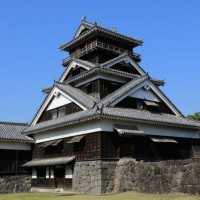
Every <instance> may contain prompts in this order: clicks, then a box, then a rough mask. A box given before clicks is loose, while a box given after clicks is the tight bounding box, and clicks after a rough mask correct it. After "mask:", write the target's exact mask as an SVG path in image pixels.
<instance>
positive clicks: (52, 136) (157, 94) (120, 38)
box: [23, 19, 200, 194]
mask: <svg viewBox="0 0 200 200" xmlns="http://www.w3.org/2000/svg"><path fill="white" fill-rule="evenodd" d="M142 43H143V42H142V41H141V40H138V39H134V38H131V37H127V36H124V35H122V34H120V33H118V32H117V31H116V30H115V29H112V30H110V29H106V28H103V27H101V26H99V25H98V24H96V23H94V24H93V23H90V22H88V21H86V19H83V20H82V22H81V24H80V26H79V27H78V30H77V31H76V33H75V35H74V37H73V39H72V40H71V41H70V42H68V43H66V44H64V45H62V46H60V49H61V50H62V51H66V52H68V53H69V57H68V58H67V59H65V60H64V61H63V66H64V72H63V74H62V75H61V76H60V79H59V80H58V81H56V82H55V83H54V85H53V86H51V87H49V88H46V89H45V90H44V91H43V92H44V93H45V94H46V98H45V99H44V101H43V103H42V104H41V106H40V108H39V109H38V112H37V113H36V115H35V117H34V119H33V120H32V123H31V125H30V126H29V127H28V128H27V129H25V131H24V132H23V134H26V135H27V136H29V137H32V138H33V139H34V140H35V145H34V149H33V155H32V160H31V161H29V162H27V163H25V164H24V165H23V166H24V167H25V168H26V169H28V170H30V171H31V173H32V179H31V186H32V188H51V189H54V188H60V189H65V190H71V189H73V191H76V192H82V193H93V194H102V193H109V192H113V191H125V190H133V189H134V188H136V189H137V188H139V187H140V184H141V183H140V182H138V184H136V183H137V180H134V182H133V178H136V177H137V176H134V177H133V174H134V170H135V171H137V170H138V171H137V172H138V174H140V172H142V170H143V171H144V169H147V168H148V164H149V163H152V165H151V167H150V170H149V171H151V170H152V171H154V169H155V167H152V166H154V165H155V163H157V162H162V161H165V162H167V163H168V164H166V163H165V165H164V166H163V167H162V168H161V169H163V170H164V169H166V170H167V167H166V166H168V165H170V163H169V162H170V161H169V160H173V161H174V162H178V160H186V159H194V158H196V157H198V156H199V152H200V151H199V150H200V148H199V147H200V146H199V129H200V123H197V122H195V121H192V120H189V119H187V118H185V117H184V116H183V115H182V113H181V112H180V111H179V110H178V109H177V108H176V106H175V105H174V104H173V103H172V102H171V101H170V100H169V98H168V97H166V95H165V94H164V93H163V92H162V90H161V89H160V87H162V86H164V81H163V80H158V79H155V78H154V77H151V76H149V75H148V73H147V72H145V71H144V69H142V67H141V66H140V65H139V62H140V61H141V56H140V55H138V54H136V53H135V48H136V47H138V46H140V45H142ZM194 163H195V161H194ZM133 165H135V166H137V168H134V167H132V166H133ZM149 165H150V164H149ZM175 165H176V164H175V163H174V164H173V166H175ZM194 165H195V164H194ZM123 166H125V168H123ZM141 166H143V167H141ZM145 166H146V167H145ZM158 168H159V167H158ZM140 169H141V171H140ZM159 169H160V168H159ZM161 169H160V170H161ZM161 171H162V170H161ZM118 172H119V174H118ZM145 173H146V172H145ZM145 173H143V175H142V173H141V176H143V177H144V178H145V176H146V174H145ZM158 173H159V172H158ZM163 173H165V171H163ZM117 174H118V175H119V176H118V175H117ZM128 174H130V176H129V175H128ZM177 176H178V175H177ZM119 177H121V180H120V179H119ZM146 178H147V177H146ZM172 179H173V178H171V179H170V180H172ZM174 180H177V179H174ZM120 181H121V182H120ZM122 181H124V183H122ZM141 182H142V181H141ZM134 184H135V185H134ZM177 184H179V183H177ZM158 185H159V184H158ZM146 187H147V186H146ZM149 187H150V186H149ZM155 187H156V186H155ZM159 187H160V185H159ZM159 187H158V188H159ZM176 187H178V186H176ZM123 188H126V189H123ZM163 190H164V191H168V190H167V189H166V190H165V189H163ZM146 191H147V190H146ZM148 191H150V189H149V190H148ZM150 192H151V191H150Z"/></svg>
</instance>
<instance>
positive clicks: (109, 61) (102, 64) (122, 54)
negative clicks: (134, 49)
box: [100, 51, 129, 67]
mask: <svg viewBox="0 0 200 200" xmlns="http://www.w3.org/2000/svg"><path fill="white" fill-rule="evenodd" d="M127 55H129V53H128V51H125V52H124V53H121V54H120V55H119V56H117V57H115V58H112V59H111V60H108V61H106V62H104V63H101V64H100V66H101V67H103V66H105V65H107V64H108V63H111V62H113V61H115V60H117V59H119V58H121V57H123V56H127Z"/></svg>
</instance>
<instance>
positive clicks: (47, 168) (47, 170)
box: [46, 166, 50, 178]
mask: <svg viewBox="0 0 200 200" xmlns="http://www.w3.org/2000/svg"><path fill="white" fill-rule="evenodd" d="M49 174H50V173H49V166H46V178H49Z"/></svg>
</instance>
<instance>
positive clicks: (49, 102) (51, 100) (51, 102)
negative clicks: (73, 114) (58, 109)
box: [31, 86, 87, 126]
mask: <svg viewBox="0 0 200 200" xmlns="http://www.w3.org/2000/svg"><path fill="white" fill-rule="evenodd" d="M57 96H61V97H62V98H61V99H59V100H58V99H57V100H55V97H57ZM61 102H62V103H61ZM64 102H65V103H66V104H67V103H70V102H74V103H75V104H77V105H78V106H79V107H81V108H82V109H83V110H87V108H86V107H85V106H83V105H82V104H80V103H79V102H78V101H76V100H75V99H74V98H72V97H70V96H69V95H68V94H66V93H64V92H63V91H62V90H60V89H59V88H58V87H56V86H54V87H53V88H52V90H51V92H50V93H49V94H48V95H47V97H46V98H45V100H44V102H43V103H42V105H41V107H40V108H39V110H38V112H37V113H36V115H35V117H34V119H33V121H32V123H31V126H33V125H35V124H37V122H38V120H39V119H40V117H41V115H42V113H43V112H44V111H46V110H50V109H49V108H50V106H51V107H53V106H55V104H56V103H57V105H58V103H60V104H63V103H64Z"/></svg>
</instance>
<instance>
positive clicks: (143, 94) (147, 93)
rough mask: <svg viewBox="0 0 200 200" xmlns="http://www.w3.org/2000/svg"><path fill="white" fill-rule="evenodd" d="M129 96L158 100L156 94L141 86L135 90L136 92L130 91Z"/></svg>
mask: <svg viewBox="0 0 200 200" xmlns="http://www.w3.org/2000/svg"><path fill="white" fill-rule="evenodd" d="M129 96H130V97H135V98H139V99H146V100H150V101H156V102H160V100H159V98H158V97H157V95H155V94H154V93H153V91H151V90H145V89H143V88H141V89H139V90H137V91H136V92H134V93H132V94H131V95H129Z"/></svg>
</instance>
